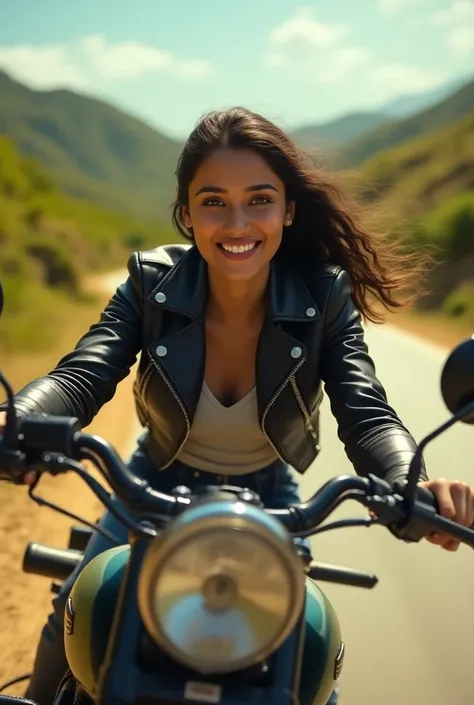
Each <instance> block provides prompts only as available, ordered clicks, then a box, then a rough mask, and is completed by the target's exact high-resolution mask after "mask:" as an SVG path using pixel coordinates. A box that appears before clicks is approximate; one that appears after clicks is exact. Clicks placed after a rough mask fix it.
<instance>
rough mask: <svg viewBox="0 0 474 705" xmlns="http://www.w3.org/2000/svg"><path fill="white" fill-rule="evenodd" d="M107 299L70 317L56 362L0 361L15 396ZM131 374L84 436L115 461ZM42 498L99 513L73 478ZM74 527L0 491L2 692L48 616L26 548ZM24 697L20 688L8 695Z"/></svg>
mask: <svg viewBox="0 0 474 705" xmlns="http://www.w3.org/2000/svg"><path fill="white" fill-rule="evenodd" d="M107 298H108V297H106V296H105V295H104V294H102V295H101V297H100V298H99V300H98V301H97V304H96V305H93V306H89V307H84V308H82V309H79V310H75V311H73V312H71V314H72V315H71V319H70V320H69V321H68V322H66V324H65V328H64V330H63V331H62V336H61V340H60V341H59V347H58V350H57V351H56V353H55V355H54V356H53V355H52V354H51V353H50V354H44V355H42V356H40V357H36V358H34V357H33V356H31V355H30V356H16V357H15V359H8V360H2V364H1V367H2V370H3V372H4V373H5V374H6V375H7V377H8V378H9V379H10V380H11V381H12V382H13V384H14V387H15V389H18V388H19V387H20V386H21V385H23V384H25V383H26V382H27V381H29V380H31V379H34V378H35V377H37V376H39V375H41V374H44V373H46V372H48V371H49V370H50V369H51V368H52V367H54V365H55V364H56V362H57V359H58V357H59V356H61V355H62V354H64V353H66V352H67V351H68V350H70V349H71V347H72V346H73V345H74V344H75V342H76V340H77V339H78V338H79V336H80V335H81V334H82V333H84V332H85V331H86V330H87V328H88V326H89V325H90V324H91V323H93V322H94V321H95V320H97V317H98V313H99V312H100V310H101V309H102V307H103V305H104V304H105V302H106V300H107ZM133 379H134V370H132V373H131V374H130V375H129V376H128V377H127V378H126V379H125V380H124V381H123V382H122V383H121V384H120V385H119V386H118V388H117V391H116V394H115V396H114V398H113V400H112V401H111V402H110V403H109V404H107V405H106V406H105V407H103V409H101V411H100V412H99V414H98V415H97V417H96V418H95V420H94V421H93V423H92V424H91V425H90V426H89V428H88V430H90V431H92V432H94V433H97V434H99V435H101V436H104V437H105V438H107V440H109V441H110V442H111V443H112V444H113V445H115V447H116V448H117V449H118V450H119V452H120V453H122V454H123V453H125V452H126V450H127V446H126V444H127V442H128V441H129V439H130V428H131V426H132V424H133V423H134V422H135V409H134V406H133V404H132V395H131V394H132V383H133ZM38 489H41V493H42V495H43V496H45V497H47V498H48V499H51V500H52V501H53V502H56V503H58V504H60V505H61V506H64V507H67V508H68V509H70V510H71V511H73V512H75V513H77V514H79V515H81V516H83V517H86V518H87V519H89V520H91V519H92V520H94V519H95V518H96V517H97V516H99V514H100V513H101V511H102V507H101V505H100V503H99V502H97V500H96V499H95V498H94V496H93V494H92V493H91V492H90V490H88V489H87V487H86V486H85V485H84V484H83V483H82V482H81V481H80V480H79V479H78V478H74V477H62V478H55V479H53V478H44V479H42V481H41V484H40V485H39V486H38ZM70 525H71V521H70V520H68V519H67V518H65V517H61V516H60V515H58V514H55V513H54V512H52V511H51V510H49V509H46V508H40V507H38V506H37V505H36V504H34V503H33V502H32V501H31V500H30V499H29V497H28V496H27V493H26V490H25V488H22V487H11V486H8V485H5V484H4V483H2V484H0V539H1V547H2V548H1V550H0V581H1V582H0V584H1V593H0V595H1V597H0V654H1V659H0V684H1V683H4V682H5V681H7V680H10V679H12V678H14V677H15V676H18V675H21V674H23V673H27V672H29V671H30V670H31V666H32V663H33V658H34V654H35V651H36V645H37V643H38V639H39V636H40V631H41V629H42V627H43V624H44V622H45V620H46V617H47V615H48V613H49V611H50V600H51V597H52V595H51V593H50V590H49V588H50V581H48V580H46V579H44V578H39V577H36V576H31V575H26V574H25V573H23V572H22V570H21V566H22V560H23V553H24V550H25V547H26V544H27V542H28V541H38V542H44V543H47V544H51V545H56V546H59V547H62V546H64V545H66V542H67V538H68V532H69V527H70ZM22 692H24V684H22V685H18V686H15V687H12V688H11V689H10V690H9V692H8V694H9V695H10V694H11V695H19V694H21V693H22Z"/></svg>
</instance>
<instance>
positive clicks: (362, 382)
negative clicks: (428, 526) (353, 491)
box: [321, 271, 428, 482]
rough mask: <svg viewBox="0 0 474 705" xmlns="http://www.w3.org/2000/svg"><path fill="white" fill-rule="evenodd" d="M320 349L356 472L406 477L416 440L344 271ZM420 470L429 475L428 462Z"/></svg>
mask: <svg viewBox="0 0 474 705" xmlns="http://www.w3.org/2000/svg"><path fill="white" fill-rule="evenodd" d="M322 348H323V349H322V358H321V367H322V369H321V377H322V380H323V382H324V385H325V390H326V392H327V394H328V397H329V401H330V405H331V411H332V413H333V415H334V417H335V418H336V421H337V423H338V435H339V438H340V440H341V441H342V442H343V443H344V447H345V451H346V454H347V456H348V458H349V460H350V461H351V463H352V464H353V466H354V469H355V471H356V473H357V474H358V475H367V474H369V473H372V474H374V475H377V476H379V477H383V478H384V479H386V480H387V481H389V482H394V481H395V480H399V479H401V478H403V477H405V476H406V474H407V473H408V469H409V466H410V462H411V459H412V458H413V455H414V453H415V451H416V448H417V444H416V442H415V440H414V439H413V437H412V436H411V435H410V433H409V432H408V430H407V429H406V428H405V426H404V425H403V424H402V422H401V421H400V419H399V418H398V416H397V414H396V413H395V411H394V410H393V409H392V407H391V406H390V405H389V404H388V401H387V396H386V393H385V389H384V388H383V386H382V384H381V383H380V381H379V380H378V379H377V376H376V372H375V365H374V362H373V360H372V358H371V356H370V355H369V352H368V347H367V344H366V342H365V339H364V330H363V328H362V325H361V316H360V313H359V311H358V309H357V308H356V306H355V303H354V301H353V299H352V290H351V282H350V278H349V275H348V273H347V272H345V271H341V272H340V273H339V274H338V275H337V276H336V277H335V279H334V281H333V283H332V288H331V291H330V294H329V300H328V303H327V308H326V319H325V331H324V338H323V345H322ZM422 473H423V474H422V477H420V479H423V480H427V479H428V477H427V475H426V471H425V468H424V465H423V470H422Z"/></svg>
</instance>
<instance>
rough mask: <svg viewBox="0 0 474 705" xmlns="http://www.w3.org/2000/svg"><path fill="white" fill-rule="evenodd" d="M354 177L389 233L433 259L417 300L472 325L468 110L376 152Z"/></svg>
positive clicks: (472, 170)
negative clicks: (427, 286) (425, 287)
mask: <svg viewBox="0 0 474 705" xmlns="http://www.w3.org/2000/svg"><path fill="white" fill-rule="evenodd" d="M351 179H352V177H351ZM356 184H357V186H356V190H357V192H358V195H359V197H361V199H362V200H363V201H364V202H365V203H366V204H367V205H369V206H374V207H375V208H376V210H377V211H378V212H379V213H381V214H382V215H383V217H384V219H385V223H386V225H387V227H388V228H389V229H390V230H391V232H392V237H394V238H397V237H399V236H400V234H403V236H404V237H405V238H406V241H407V244H408V245H409V246H410V247H413V248H414V249H415V250H418V249H419V248H425V247H428V248H430V250H431V252H432V254H433V255H434V256H435V259H436V260H438V263H439V264H438V266H437V267H436V268H434V269H433V270H432V272H431V274H430V280H429V284H430V293H429V295H428V296H426V297H424V298H423V299H421V300H420V301H419V302H418V304H417V307H418V308H421V309H430V310H439V309H441V310H442V311H443V312H444V313H445V314H446V315H447V316H449V317H451V318H456V319H460V320H462V321H464V322H465V325H468V326H469V325H474V110H473V111H472V112H471V113H470V115H468V116H466V117H465V118H464V119H462V120H459V121H457V122H456V123H454V124H452V125H450V126H449V127H447V128H444V129H443V130H439V131H438V132H434V133H430V134H429V135H426V136H424V137H422V138H418V139H414V140H408V141H407V142H404V143H403V144H401V145H399V146H398V147H394V148H392V149H390V150H386V151H385V152H380V153H379V154H377V155H376V156H375V157H373V158H372V159H370V160H368V161H367V162H366V163H365V164H363V165H362V167H361V169H360V175H359V177H358V179H357V181H356Z"/></svg>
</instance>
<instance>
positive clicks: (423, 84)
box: [369, 64, 446, 101]
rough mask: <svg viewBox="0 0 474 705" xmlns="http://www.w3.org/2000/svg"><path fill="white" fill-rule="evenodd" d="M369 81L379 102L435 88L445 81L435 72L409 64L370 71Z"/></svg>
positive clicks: (392, 65)
mask: <svg viewBox="0 0 474 705" xmlns="http://www.w3.org/2000/svg"><path fill="white" fill-rule="evenodd" d="M369 81H370V84H371V89H372V91H373V92H374V93H376V97H377V100H378V101H379V100H386V99H388V98H392V97H394V96H399V95H409V94H411V93H419V92H420V91H427V90H430V89H431V88H436V87H437V86H440V85H441V84H443V83H444V82H445V81H446V77H445V76H444V75H441V74H440V73H439V72H437V71H428V70H426V69H422V68H419V67H417V66H410V65H409V64H385V65H381V66H377V67H375V68H374V69H373V70H372V71H371V75H370V79H369Z"/></svg>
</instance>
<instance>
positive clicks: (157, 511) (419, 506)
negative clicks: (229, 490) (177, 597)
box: [0, 415, 474, 548]
mask: <svg viewBox="0 0 474 705" xmlns="http://www.w3.org/2000/svg"><path fill="white" fill-rule="evenodd" d="M18 423H19V435H18V438H19V443H18V447H17V448H16V449H13V450H12V449H11V447H9V446H8V444H7V442H6V441H5V440H4V439H1V438H0V479H5V480H10V481H12V482H17V483H19V482H21V478H22V476H23V475H24V474H25V473H26V472H27V471H28V470H29V469H31V468H32V467H34V468H35V469H37V470H38V471H39V472H40V473H41V472H49V473H51V474H53V475H57V474H62V473H64V472H67V471H68V470H71V469H75V468H77V463H76V465H74V461H77V460H86V459H87V460H92V461H93V462H94V464H95V465H96V466H97V468H98V470H99V471H100V472H101V474H102V475H103V477H104V478H105V479H106V480H107V482H108V483H109V484H110V486H111V487H112V490H113V492H114V493H115V494H116V495H117V496H118V497H119V498H120V499H122V500H123V502H124V504H125V505H126V506H127V508H128V509H129V510H130V511H131V512H132V513H135V514H138V515H140V514H141V515H144V516H153V517H156V518H161V519H168V518H170V517H173V516H176V515H177V514H179V513H180V512H182V511H183V510H184V509H186V507H188V506H189V505H190V503H191V501H192V498H191V497H190V496H189V495H185V494H176V495H168V494H164V493H162V492H158V491H157V490H155V489H153V488H152V487H151V486H150V485H149V484H148V482H146V480H144V479H141V478H139V477H136V476H135V475H134V474H133V473H131V472H130V470H129V469H128V467H127V466H126V465H125V464H124V463H123V461H122V460H121V458H120V456H119V455H118V453H117V452H116V451H115V449H114V448H113V447H112V446H111V445H110V444H109V443H108V442H107V441H105V440H104V439H103V438H101V437H99V436H96V435H90V434H85V433H82V432H81V431H80V425H79V422H78V421H77V419H71V418H64V417H51V416H41V415H36V416H28V417H24V418H22V419H20V420H19V422H18ZM88 484H89V486H90V487H91V488H92V489H93V490H94V491H96V494H97V495H98V496H99V498H100V499H101V500H102V501H103V502H104V504H107V501H106V499H105V497H108V495H107V493H106V492H105V491H104V489H103V488H102V486H101V485H100V484H99V483H96V485H97V486H94V481H93V480H92V479H91V480H90V481H89V482H88ZM406 487H407V483H406V482H403V483H397V484H395V485H390V484H389V483H388V482H386V481H385V480H383V479H381V478H378V477H376V476H374V475H369V476H367V477H361V476H357V475H355V476H352V475H341V476H339V477H335V478H333V479H332V480H329V481H328V482H326V484H325V485H323V486H322V487H321V488H320V489H319V490H318V491H317V492H316V493H315V494H314V496H313V497H312V498H311V499H310V500H308V501H307V502H304V503H302V504H294V505H291V506H289V507H288V508H286V509H265V511H266V512H267V513H269V514H271V515H273V516H274V517H276V518H277V519H278V520H279V521H281V522H282V524H283V525H284V526H285V527H286V528H287V530H288V531H289V532H290V533H291V534H292V535H293V536H310V535H311V534H312V533H315V530H316V529H317V527H318V526H319V525H320V524H321V523H322V522H323V521H324V520H325V519H326V518H327V517H328V516H329V515H330V514H331V513H332V512H333V511H334V510H335V509H336V508H337V507H338V506H339V505H340V504H341V503H342V502H344V501H346V500H349V499H352V500H355V501H357V502H359V503H360V504H362V505H364V506H365V507H367V508H368V509H369V510H371V511H373V512H374V514H375V515H376V516H377V517H378V522H379V523H381V524H383V525H385V526H387V527H388V528H389V530H390V531H391V532H392V533H393V534H394V535H395V536H397V537H398V538H399V539H402V540H404V541H407V542H414V541H419V540H420V539H421V538H423V536H426V535H427V534H429V533H431V532H432V531H438V532H443V533H447V534H449V535H450V536H452V537H453V538H454V539H456V540H458V541H461V542H463V543H466V544H467V545H469V546H471V547H473V548H474V530H472V529H470V528H467V527H464V526H461V525H459V524H456V523H455V522H452V521H450V520H449V519H445V518H443V517H441V516H440V515H439V514H438V507H437V505H436V500H435V498H434V495H433V494H432V493H431V492H429V491H428V490H426V489H425V488H420V487H419V488H417V495H416V499H415V501H411V500H409V499H407V497H406ZM97 488H100V489H101V493H100V494H99V492H98V491H97ZM109 508H110V507H109Z"/></svg>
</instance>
